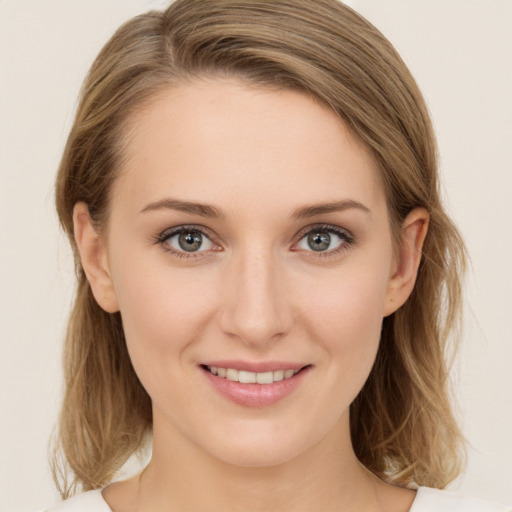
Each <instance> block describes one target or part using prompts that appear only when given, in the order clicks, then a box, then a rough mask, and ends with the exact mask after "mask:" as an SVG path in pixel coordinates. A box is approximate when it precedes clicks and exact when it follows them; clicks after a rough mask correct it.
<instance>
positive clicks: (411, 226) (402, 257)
mask: <svg viewBox="0 0 512 512" xmlns="http://www.w3.org/2000/svg"><path fill="white" fill-rule="evenodd" d="M428 221H429V215H428V212H427V210H425V208H415V209H414V210H412V211H411V213H409V215H407V217H406V218H405V221H404V222H403V224H402V231H401V235H400V243H399V246H398V248H397V250H396V255H395V259H394V267H393V270H392V274H391V277H390V279H389V282H388V288H387V292H386V298H385V302H384V308H383V316H389V315H391V314H392V313H394V312H395V311H396V310H397V309H398V308H399V307H400V306H402V305H403V304H404V303H405V301H406V300H407V299H408V298H409V295H410V294H411V292H412V290H413V288H414V283H415V282H416V277H417V275H418V268H419V265H420V262H421V250H422V248H423V242H424V241H425V236H426V235H427V230H428Z"/></svg>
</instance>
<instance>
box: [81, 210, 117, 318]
mask: <svg viewBox="0 0 512 512" xmlns="http://www.w3.org/2000/svg"><path fill="white" fill-rule="evenodd" d="M73 226H74V234H75V241H76V245H77V248H78V252H79V254H80V260H81V262H82V267H83V269H84V271H85V275H86V276H87V280H88V281H89V284H90V285H91V289H92V293H93V295H94V298H95V299H96V302H97V303H98V304H99V306H100V307H101V308H102V309H104V310H105V311H106V312H107V313H115V312H116V311H119V306H118V303H117V298H116V294H115V291H114V285H113V283H112V279H111V277H110V271H109V266H108V258H107V248H106V244H105V241H104V239H103V238H102V237H101V236H100V235H99V234H98V233H97V231H96V229H95V228H94V226H93V223H92V220H91V216H90V214H89V208H88V206H87V205H86V204H85V203H83V202H79V203H76V204H75V206H74V208H73Z"/></svg>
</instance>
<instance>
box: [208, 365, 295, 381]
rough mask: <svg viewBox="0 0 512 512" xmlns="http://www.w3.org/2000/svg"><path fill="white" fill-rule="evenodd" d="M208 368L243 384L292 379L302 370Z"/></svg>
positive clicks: (212, 372) (211, 371)
mask: <svg viewBox="0 0 512 512" xmlns="http://www.w3.org/2000/svg"><path fill="white" fill-rule="evenodd" d="M206 369H207V370H208V371H209V372H210V373H211V374H213V375H217V376H218V377H222V378H224V379H227V380H230V381H232V382H240V383H242V384H273V383H274V382H278V381H281V380H286V379H290V378H291V377H293V376H294V375H295V374H297V373H298V372H299V371H300V370H275V371H268V372H258V373H256V372H249V371H246V370H237V369H235V368H221V367H217V366H206Z"/></svg>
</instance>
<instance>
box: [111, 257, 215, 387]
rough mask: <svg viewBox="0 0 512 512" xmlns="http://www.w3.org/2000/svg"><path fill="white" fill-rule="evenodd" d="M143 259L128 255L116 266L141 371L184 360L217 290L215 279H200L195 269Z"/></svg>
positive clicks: (207, 318) (125, 316)
mask: <svg viewBox="0 0 512 512" xmlns="http://www.w3.org/2000/svg"><path fill="white" fill-rule="evenodd" d="M142 261H143V260H142V258H140V259H137V258H132V259H131V261H130V260H129V259H124V260H123V261H122V262H121V261H118V264H117V265H116V266H115V267H114V268H116V269H117V273H116V274H115V275H114V276H113V278H114V284H115V290H116V295H117V299H118V303H119V308H120V312H121V317H122V319H123V329H124V332H125V337H126V342H127V346H128V350H129V352H130V356H131V358H132V362H133V365H134V367H135V369H136V371H137V373H140V372H142V371H145V370H147V369H151V370H150V372H151V371H153V369H154V370H155V371H157V369H158V368H159V367H162V368H163V369H164V371H165V369H166V368H167V369H168V368H169V367H170V366H172V365H176V364H177V363H179V360H180V357H182V354H183V352H184V351H185V350H186V348H187V346H188V345H189V344H190V343H192V342H193V341H194V340H195V339H197V337H198V336H199V335H200V333H201V332H202V331H203V330H204V328H205V325H207V324H208V323H209V321H210V318H211V316H212V315H213V314H214V308H213V304H214V299H213V297H212V296H211V294H212V291H213V290H214V289H215V288H214V287H213V286H212V285H211V278H210V279H209V280H208V276H202V277H201V278H199V277H198V275H197V274H198V272H195V273H194V270H192V272H191V273H188V272H173V270H172V269H170V268H169V267H165V266H163V265H161V264H159V265H155V264H151V263H150V262H148V263H146V264H143V263H142ZM162 363H163V364H162ZM144 369H145V370H144ZM141 380H143V376H142V375H141Z"/></svg>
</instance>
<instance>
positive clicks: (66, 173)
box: [52, 0, 465, 497]
mask: <svg viewBox="0 0 512 512" xmlns="http://www.w3.org/2000/svg"><path fill="white" fill-rule="evenodd" d="M218 76H221V77H236V78H238V79H241V80H243V81H246V82H248V83H252V84H256V85H259V86H262V87H269V88H277V89H293V90H298V91H303V92H304V93H306V94H309V95H311V96H313V97H314V98H316V99H317V100H318V101H320V102H322V103H324V104H326V105H328V106H329V107H330V108H332V109H333V110H334V111H335V112H336V113H337V114H338V115H339V117H340V118H341V119H342V120H343V122H344V123H345V124H346V125H347V126H348V127H349V129H350V130H351V131H352V132H353V133H354V134H355V135H356V136H357V137H358V138H359V139H360V140H361V141H362V142H363V143H364V145H365V146H366V147H367V149H368V150H369V151H370V152H371V154H372V156H373V159H374V161H375V163H376V165H377V168H378V170H379V173H380V175H381V178H382V182H383V184H384V187H385V191H386V197H387V202H388V209H389V215H390V219H391V227H392V232H393V233H394V235H395V237H398V236H399V230H400V226H401V223H402V221H403V220H404V218H405V217H406V215H407V214H408V213H409V212H410V211H411V210H412V209H413V208H416V207H424V208H426V209H427V210H428V212H429V215H430V223H429V230H428V234H427V238H426V241H425V244H424V248H423V257H422V261H421V264H420V268H419V272H418V277H417V282H416V286H415V289H414V291H413V293H412V295H411V296H410V298H409V299H408V300H407V302H406V304H405V305H404V306H403V307H401V308H400V309H399V310H398V311H397V312H395V313H394V314H393V315H391V316H390V317H387V318H385V319H384V322H383V328H382V336H381V342H380V348H379V350H378V354H377V358H376V362H375V365H374V367H373V369H372V371H371V374H370V376H369V378H368V380H367V382H366V383H365V385H364V387H363V389H362V390H361V392H360V393H359V395H358V396H357V398H356V400H355V401H354V403H353V404H352V405H351V411H350V422H351V434H352V442H353V446H354V449H355V453H356V455H357V457H358V458H359V460H360V461H361V462H362V463H363V464H364V465H365V466H366V467H367V468H368V469H369V470H370V471H372V472H373V473H375V474H376V475H378V476H380V477H381V478H383V479H385V480H387V481H389V482H392V483H394V484H396V485H407V484H409V483H411V482H415V483H417V484H420V485H427V486H433V487H444V486H446V485H447V484H448V483H449V482H450V481H451V480H452V479H453V478H455V476H457V474H458V473H459V472H460V470H461V465H462V462H463V440H462V436H461V434H460V431H459V429H458V427H457V424H456V421H455V420H454V416H453V412H452V407H451V404H450V393H449V385H448V384H449V380H448V378H449V365H448V363H447V361H448V359H449V358H448V357H447V356H448V355H449V354H452V352H453V350H452V349H453V348H454V346H455V345H456V343H455V342H451V341H450V340H452V339H454V338H452V337H451V336H449V335H450V333H451V331H452V330H453V328H456V327H457V326H458V325H459V321H460V307H461V300H460V299H461V276H462V274H463V271H464V267H465V249H464V245H463V242H462V240H461V238H460V236H459V234H458V232H457V230H456V228H455V227H454V225H453V224H452V222H451V220H450V219H449V217H448V216H447V214H446V212H445V210H444V208H443V205H442V201H441V198H440V190H439V179H438V168H437V167H438V166H437V150H436V142H435V137H434V133H433V129H432V124H431V121H430V118H429V114H428V111H427V108H426V106H425V102H424V100H423V98H422V95H421V93H420V91H419V89H418V87H417V85H416V83H415V81H414V79H413V77H412V76H411V74H410V72H409V70H408V69H407V67H406V65H405V64H404V62H403V61H402V59H401V58H400V57H399V55H398V54H397V52H396V51H395V49H394V48H393V46H392V45H391V44H390V42H389V41H388V40H387V39H386V38H385V37H384V36H383V35H382V34H381V33H380V32H379V31H378V30H377V29H376V28H375V27H374V26H373V25H371V24H370V23H369V22H368V21H366V20H365V19H364V18H362V17H361V16H360V15H358V14H357V13H356V12H354V11H353V10H352V9H350V8H349V7H347V6H345V5H344V4H342V3H341V2H338V1H337V0H177V1H176V2H174V3H172V4H171V5H170V7H168V8H167V9H166V10H164V11H162V12H160V11H150V12H148V13H146V14H142V15H140V16H137V17H135V18H133V19H131V20H130V21H128V22H127V23H125V24H124V25H123V26H121V27H120V28H119V29H118V30H117V32H116V33H115V34H114V35H113V37H112V38H111V39H110V41H109V42H108V43H107V44H106V45H105V47H104V48H103V49H102V50H101V52H100V54H99V55H98V57H97V58H96V60H95V61H94V63H93V65H92V67H91V69H90V71H89V73H88V75H87V77H86V79H85V82H84V85H83V88H82V90H81V96H80V101H79V105H78V108H77V112H76V117H75V120H74V124H73V126H72V129H71V132H70V135H69V138H68V140H67V144H66V147H65V150H64V155H63V158H62V161H61V164H60V168H59V171H58V176H57V181H56V206H57V211H58V215H59V219H60V222H61V225H62V227H63V229H64V231H65V232H66V233H67V235H68V237H69V240H70V243H71V245H72V247H73V250H74V255H75V262H76V270H77V281H78V284H77V290H76V297H75V300H74V305H73V309H72V312H71V316H70V320H69V326H68V330H67V335H66V342H65V350H64V363H65V396H64V401H63V405H62V410H61V414H60V420H59V429H58V436H57V439H56V441H57V443H56V446H55V454H54V458H53V462H52V468H53V473H54V477H55V481H56V483H57V486H58V487H59V489H60V491H61V494H62V495H63V496H64V497H67V496H69V495H70V494H72V493H73V492H75V490H76V488H77V487H78V486H80V487H81V488H82V489H84V490H88V489H93V488H98V487H102V486H104V485H105V484H106V483H108V482H109V481H110V480H111V479H112V477H113V475H114V474H115V472H116V471H117V470H118V469H119V468H120V467H121V466H122V465H123V463H124V462H125V461H126V460H127V459H128V458H129V457H130V456H131V455H132V454H133V453H134V452H136V451H137V450H138V449H139V448H140V446H141V443H142V441H143V438H144V436H145V434H146V433H148V432H150V431H151V426H152V414H151V401H150V398H149V396H148V394H147V393H146V391H145V390H144V389H143V387H142V385H141V384H140V382H139V380H138V378H137V376H136V375H135V372H134V370H133V368H132V365H131V362H130V359H129V356H128V353H127V349H126V344H125V340H124V335H123V328H122V324H121V317H120V315H119V313H115V314H109V313H106V312H105V311H103V310H102V309H101V308H100V307H99V306H98V304H97V303H96V301H95V300H94V298H93V295H92V292H91V289H90V287H89V284H88V282H87V279H86V277H85V274H84V271H83V269H82V266H81V263H80V259H79V257H78V253H77V250H76V245H75V241H74V234H73V219H72V213H73V207H74V205H75V204H76V203H77V202H79V201H84V202H85V203H87V205H88V206H89V210H90V213H91V217H92V218H93V220H94V222H95V223H96V225H97V227H98V229H101V228H102V227H103V226H105V225H106V223H107V221H108V214H109V198H110V197H109V196H110V191H111V189H112V184H113V183H114V182H115V180H116V176H117V173H118V171H119V169H120V167H121V166H122V161H123V140H124V139H123V133H124V130H125V127H126V125H127V120H128V119H129V118H130V116H131V115H132V114H133V113H134V112H136V111H138V110H139V109H141V108H143V106H144V105H145V103H146V102H147V101H148V100H149V99H150V98H152V97H153V96H154V95H155V94H156V93H158V92H159V91H161V90H162V89H164V88H168V87H172V86H173V85H175V84H178V83H183V82H186V81H188V80H193V79H194V78H196V77H218Z"/></svg>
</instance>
